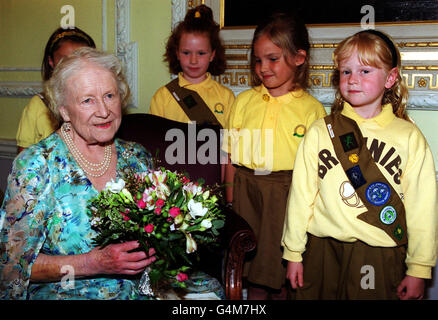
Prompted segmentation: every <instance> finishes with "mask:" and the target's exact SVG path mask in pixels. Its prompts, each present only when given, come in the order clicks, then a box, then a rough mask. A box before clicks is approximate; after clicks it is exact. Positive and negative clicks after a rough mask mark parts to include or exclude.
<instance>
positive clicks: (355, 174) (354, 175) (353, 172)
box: [345, 165, 367, 189]
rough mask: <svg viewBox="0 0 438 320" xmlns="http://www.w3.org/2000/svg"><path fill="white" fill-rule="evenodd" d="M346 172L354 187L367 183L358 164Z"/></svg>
mask: <svg viewBox="0 0 438 320" xmlns="http://www.w3.org/2000/svg"><path fill="white" fill-rule="evenodd" d="M345 173H346V174H347V177H348V179H350V182H351V184H352V186H353V188H354V189H357V188H359V187H361V186H363V185H364V184H365V183H367V182H366V180H365V178H364V177H363V174H362V171H361V170H360V167H359V166H358V165H357V166H354V167H351V168H350V169H348V170H346V171H345Z"/></svg>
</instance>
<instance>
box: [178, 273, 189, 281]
mask: <svg viewBox="0 0 438 320" xmlns="http://www.w3.org/2000/svg"><path fill="white" fill-rule="evenodd" d="M188 278H189V277H188V276H187V275H186V274H185V273H182V272H180V273H178V274H177V275H176V280H178V281H180V282H182V281H185V280H187V279H188Z"/></svg>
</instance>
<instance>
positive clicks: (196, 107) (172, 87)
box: [166, 78, 222, 128]
mask: <svg viewBox="0 0 438 320" xmlns="http://www.w3.org/2000/svg"><path fill="white" fill-rule="evenodd" d="M178 82H179V81H178V78H176V79H174V80H172V81H170V82H169V83H168V84H166V88H167V89H168V90H169V91H170V93H171V94H172V96H173V97H174V98H175V100H176V101H177V102H178V104H179V105H180V106H181V108H182V109H183V111H184V112H185V113H186V115H187V116H188V117H189V119H190V120H191V121H196V123H198V124H205V123H208V124H213V125H217V126H220V127H221V128H222V125H221V124H220V123H219V121H218V120H217V119H216V117H215V116H214V114H213V112H211V110H210V108H209V107H208V106H207V104H206V103H205V102H204V100H202V98H201V97H200V96H199V94H198V93H197V92H196V91H193V90H190V89H187V88H182V87H181V86H180V85H179V83H178Z"/></svg>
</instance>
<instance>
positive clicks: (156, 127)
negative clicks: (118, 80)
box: [117, 113, 256, 300]
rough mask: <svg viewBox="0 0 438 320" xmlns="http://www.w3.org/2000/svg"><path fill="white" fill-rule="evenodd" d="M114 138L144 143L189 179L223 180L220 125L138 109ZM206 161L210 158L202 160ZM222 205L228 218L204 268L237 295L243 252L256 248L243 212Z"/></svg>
mask: <svg viewBox="0 0 438 320" xmlns="http://www.w3.org/2000/svg"><path fill="white" fill-rule="evenodd" d="M117 137H119V138H121V139H124V140H128V141H135V142H138V143H140V144H142V145H143V146H144V147H145V148H146V149H147V150H148V151H149V152H151V154H152V155H153V156H154V157H156V158H157V159H158V160H159V161H160V163H159V165H160V166H163V167H166V168H167V169H169V170H178V171H182V172H184V171H185V172H187V173H188V174H189V176H190V178H191V179H192V180H197V179H198V178H203V179H204V180H205V183H206V184H207V185H214V184H215V183H220V181H221V166H220V158H221V155H220V144H221V139H220V130H219V127H216V126H212V125H196V126H195V125H192V124H190V125H189V124H186V123H181V122H176V121H172V120H168V119H165V118H162V117H158V116H155V115H151V114H144V113H137V114H127V115H124V116H123V120H122V124H121V126H120V129H119V131H118V133H117ZM207 138H208V139H207ZM166 140H167V141H166ZM206 160H210V161H209V162H211V163H206V162H208V161H206ZM224 210H225V213H226V222H225V226H224V228H223V229H222V232H221V248H222V249H223V250H222V251H221V252H210V251H209V252H201V255H202V257H203V259H202V270H204V271H206V272H207V273H209V274H210V275H211V276H213V277H216V278H217V279H219V280H220V281H221V283H222V285H223V286H224V289H225V295H226V298H227V299H230V300H241V299H242V272H243V265H244V260H245V256H246V254H247V253H249V252H251V251H253V250H254V249H255V247H256V239H255V235H254V233H253V231H252V229H251V227H250V226H249V225H248V223H247V222H246V221H245V220H244V219H243V218H242V217H240V216H239V215H237V214H236V213H235V212H234V211H233V210H232V209H229V208H224ZM204 254H205V255H208V257H207V256H204Z"/></svg>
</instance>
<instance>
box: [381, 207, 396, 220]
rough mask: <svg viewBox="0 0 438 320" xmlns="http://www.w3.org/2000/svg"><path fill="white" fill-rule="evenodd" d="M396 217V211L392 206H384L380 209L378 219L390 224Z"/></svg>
mask: <svg viewBox="0 0 438 320" xmlns="http://www.w3.org/2000/svg"><path fill="white" fill-rule="evenodd" d="M395 219H397V212H396V211H395V209H394V207H392V206H386V207H385V208H383V209H382V211H380V221H382V222H383V223H384V224H391V223H393V222H394V221H395Z"/></svg>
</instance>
